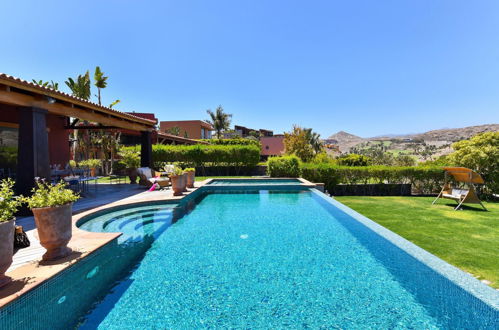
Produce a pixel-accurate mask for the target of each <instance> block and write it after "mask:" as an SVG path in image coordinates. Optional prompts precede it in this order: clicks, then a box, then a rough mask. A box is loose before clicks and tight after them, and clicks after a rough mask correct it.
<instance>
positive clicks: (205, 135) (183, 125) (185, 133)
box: [159, 120, 213, 139]
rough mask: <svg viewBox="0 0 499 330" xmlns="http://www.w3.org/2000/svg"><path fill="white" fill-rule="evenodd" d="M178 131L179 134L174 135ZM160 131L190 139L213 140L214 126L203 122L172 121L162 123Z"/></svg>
mask: <svg viewBox="0 0 499 330" xmlns="http://www.w3.org/2000/svg"><path fill="white" fill-rule="evenodd" d="M177 129H178V131H179V132H178V134H172V132H174V131H175V130H177ZM159 130H160V132H162V133H167V134H172V135H178V136H181V137H184V138H189V139H211V135H212V131H213V126H212V125H211V124H209V123H207V122H205V121H203V120H170V121H161V122H160V123H159Z"/></svg>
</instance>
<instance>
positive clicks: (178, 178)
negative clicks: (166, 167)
mask: <svg viewBox="0 0 499 330" xmlns="http://www.w3.org/2000/svg"><path fill="white" fill-rule="evenodd" d="M170 180H171V182H172V190H173V196H180V195H182V192H183V191H184V188H183V186H182V181H183V175H172V176H170Z"/></svg>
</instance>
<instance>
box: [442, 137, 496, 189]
mask: <svg viewBox="0 0 499 330" xmlns="http://www.w3.org/2000/svg"><path fill="white" fill-rule="evenodd" d="M452 148H453V149H454V150H455V151H454V152H453V153H451V154H450V155H448V156H447V159H448V160H449V162H450V163H453V164H456V165H458V166H464V167H467V168H470V169H472V170H474V171H476V172H478V173H480V174H481V175H482V176H483V179H484V180H485V189H484V192H485V193H486V194H489V195H491V194H493V193H499V132H487V133H482V134H478V135H475V136H474V137H472V138H471V139H469V140H462V141H459V142H456V143H454V144H452Z"/></svg>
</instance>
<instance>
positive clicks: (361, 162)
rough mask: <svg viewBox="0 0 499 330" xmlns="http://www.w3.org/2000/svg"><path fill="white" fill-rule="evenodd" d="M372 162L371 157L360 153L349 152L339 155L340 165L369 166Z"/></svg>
mask: <svg viewBox="0 0 499 330" xmlns="http://www.w3.org/2000/svg"><path fill="white" fill-rule="evenodd" d="M371 164H372V159H371V157H367V156H364V155H358V154H348V155H345V156H341V157H338V165H342V166H368V165H371Z"/></svg>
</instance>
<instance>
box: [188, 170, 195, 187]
mask: <svg viewBox="0 0 499 330" xmlns="http://www.w3.org/2000/svg"><path fill="white" fill-rule="evenodd" d="M194 173H195V172H192V171H191V172H187V188H194V180H195V176H194Z"/></svg>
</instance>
